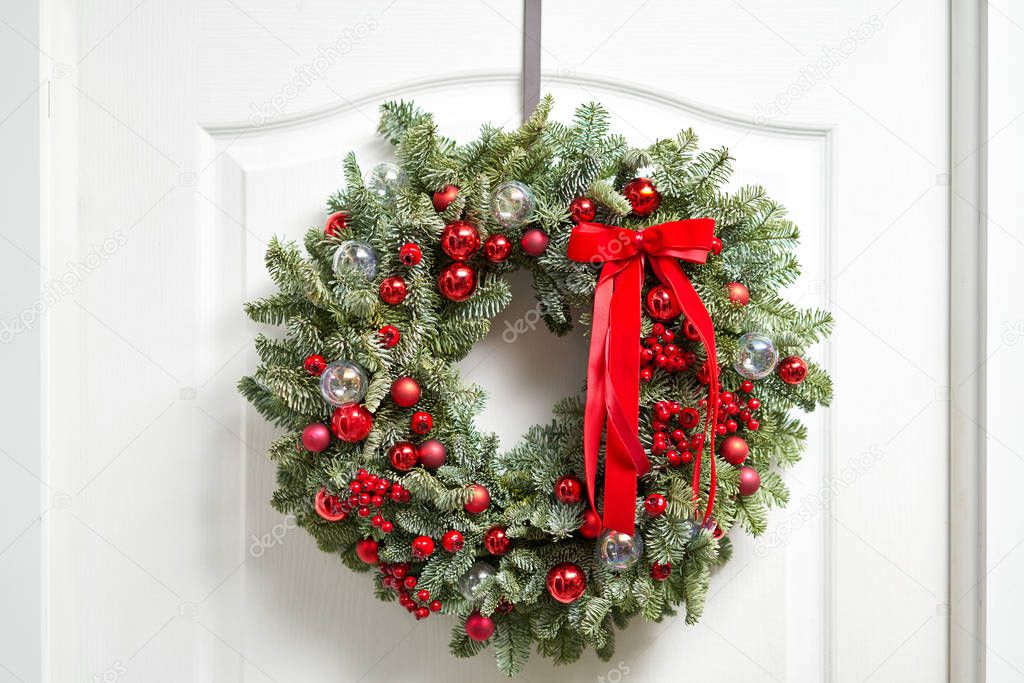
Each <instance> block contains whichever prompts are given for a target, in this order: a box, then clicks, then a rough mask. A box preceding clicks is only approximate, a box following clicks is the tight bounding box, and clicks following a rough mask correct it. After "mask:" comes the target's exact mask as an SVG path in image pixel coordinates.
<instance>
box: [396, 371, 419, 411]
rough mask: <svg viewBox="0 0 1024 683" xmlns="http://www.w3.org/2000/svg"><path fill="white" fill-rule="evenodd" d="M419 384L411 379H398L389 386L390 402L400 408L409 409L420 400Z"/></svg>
mask: <svg viewBox="0 0 1024 683" xmlns="http://www.w3.org/2000/svg"><path fill="white" fill-rule="evenodd" d="M420 393H421V392H420V385H419V382H417V381H416V380H414V379H413V378H412V377H399V378H398V379H396V380H395V381H394V383H392V385H391V400H392V401H394V402H395V405H397V406H401V407H402V408H411V407H413V406H414V405H416V403H417V402H418V401H419V400H420Z"/></svg>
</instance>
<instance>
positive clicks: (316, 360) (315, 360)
mask: <svg viewBox="0 0 1024 683" xmlns="http://www.w3.org/2000/svg"><path fill="white" fill-rule="evenodd" d="M302 369H303V370H305V371H306V372H308V373H309V374H311V375H313V376H314V377H319V376H320V375H322V374H323V372H324V370H326V369H327V361H326V360H324V357H323V356H321V355H320V354H318V353H314V354H312V355H309V356H306V360H304V361H302Z"/></svg>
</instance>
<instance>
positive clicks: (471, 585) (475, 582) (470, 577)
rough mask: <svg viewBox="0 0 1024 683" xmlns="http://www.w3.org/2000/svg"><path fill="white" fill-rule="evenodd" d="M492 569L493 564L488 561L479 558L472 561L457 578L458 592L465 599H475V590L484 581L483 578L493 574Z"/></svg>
mask: <svg viewBox="0 0 1024 683" xmlns="http://www.w3.org/2000/svg"><path fill="white" fill-rule="evenodd" d="M494 571H495V570H494V566H493V565H491V564H490V563H488V562H484V561H483V560H480V561H479V562H476V563H474V564H473V566H472V567H470V568H469V569H467V570H466V573H465V574H463V575H462V577H461V578H460V579H459V592H460V593H462V597H464V598H466V599H467V600H475V599H476V590H477V589H478V588H479V587H480V584H481V583H483V582H484V579H487V578H490V577H492V576H494Z"/></svg>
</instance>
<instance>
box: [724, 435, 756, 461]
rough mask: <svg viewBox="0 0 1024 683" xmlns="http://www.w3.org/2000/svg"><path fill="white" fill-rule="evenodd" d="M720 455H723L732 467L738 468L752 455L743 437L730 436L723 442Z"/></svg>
mask: <svg viewBox="0 0 1024 683" xmlns="http://www.w3.org/2000/svg"><path fill="white" fill-rule="evenodd" d="M718 453H719V455H721V456H722V457H723V458H724V459H725V461H726V462H727V463H729V464H730V465H736V466H737V467H738V466H740V465H742V464H743V461H744V460H746V459H747V456H748V455H750V447H749V446H748V445H747V442H746V441H744V439H743V437H741V436H728V437H726V438H725V439H723V440H722V445H721V447H720V448H719V449H718Z"/></svg>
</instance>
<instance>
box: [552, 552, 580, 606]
mask: <svg viewBox="0 0 1024 683" xmlns="http://www.w3.org/2000/svg"><path fill="white" fill-rule="evenodd" d="M547 587H548V593H550V594H551V597H553V598H554V599H555V600H557V601H558V602H561V603H562V604H566V605H567V604H569V603H570V602H575V601H576V600H577V599H578V598H579V597H580V596H581V595H583V592H584V591H585V590H587V577H586V575H585V574H584V573H583V570H582V569H580V568H579V566H577V565H575V564H573V563H572V562H562V563H561V564H556V565H555V566H554V567H552V568H551V569H550V570H549V571H548V577H547Z"/></svg>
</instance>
